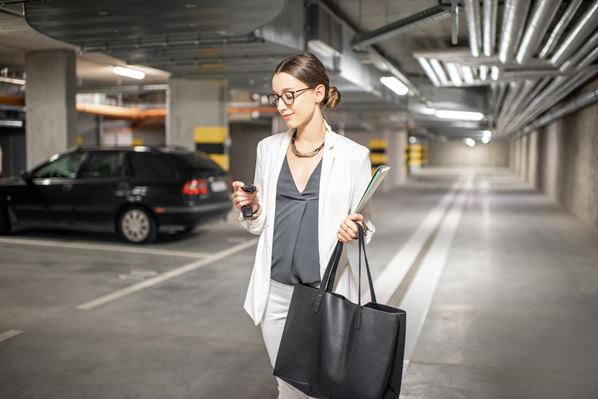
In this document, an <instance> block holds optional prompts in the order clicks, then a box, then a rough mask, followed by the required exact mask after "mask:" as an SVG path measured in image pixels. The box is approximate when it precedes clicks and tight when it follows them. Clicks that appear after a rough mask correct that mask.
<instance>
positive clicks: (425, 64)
mask: <svg viewBox="0 0 598 399" xmlns="http://www.w3.org/2000/svg"><path fill="white" fill-rule="evenodd" d="M417 60H418V61H419V64H420V65H421V66H422V68H423V70H424V72H426V75H428V78H430V80H431V81H432V83H433V84H434V86H436V87H438V86H440V81H439V80H438V77H437V76H436V72H434V70H433V69H432V66H431V65H430V63H429V62H428V60H427V59H425V58H424V57H418V58H417Z"/></svg>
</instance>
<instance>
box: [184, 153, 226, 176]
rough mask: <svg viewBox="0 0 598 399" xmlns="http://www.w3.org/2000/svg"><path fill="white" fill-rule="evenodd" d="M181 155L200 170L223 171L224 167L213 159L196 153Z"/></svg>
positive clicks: (194, 167)
mask: <svg viewBox="0 0 598 399" xmlns="http://www.w3.org/2000/svg"><path fill="white" fill-rule="evenodd" d="M181 157H182V158H183V159H184V160H185V161H186V162H187V163H188V164H189V165H191V167H192V168H193V169H195V170H196V171H198V172H217V173H220V172H222V168H221V167H220V166H219V165H218V164H217V163H216V162H214V161H212V160H211V159H209V158H207V157H205V156H202V155H199V154H196V153H191V154H183V155H181Z"/></svg>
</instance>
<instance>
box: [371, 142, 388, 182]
mask: <svg viewBox="0 0 598 399" xmlns="http://www.w3.org/2000/svg"><path fill="white" fill-rule="evenodd" d="M368 146H369V147H370V162H371V163H372V175H373V174H374V172H375V171H376V168H378V166H380V165H388V155H387V154H386V149H387V148H388V142H387V141H386V140H384V139H371V140H370V141H369V142H368Z"/></svg>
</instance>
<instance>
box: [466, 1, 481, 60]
mask: <svg viewBox="0 0 598 399" xmlns="http://www.w3.org/2000/svg"><path fill="white" fill-rule="evenodd" d="M465 15H466V16H467V31H468V32H469V48H470V49H471V55H473V56H474V57H479V56H480V45H481V38H482V29H481V21H480V2H479V1H478V0H465Z"/></svg>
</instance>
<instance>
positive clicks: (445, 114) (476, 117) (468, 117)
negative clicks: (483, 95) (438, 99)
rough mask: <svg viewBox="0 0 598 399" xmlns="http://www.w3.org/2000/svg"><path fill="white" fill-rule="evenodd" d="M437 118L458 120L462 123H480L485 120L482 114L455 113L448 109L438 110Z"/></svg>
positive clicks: (470, 112) (469, 112)
mask: <svg viewBox="0 0 598 399" xmlns="http://www.w3.org/2000/svg"><path fill="white" fill-rule="evenodd" d="M436 116H437V117H438V118H443V119H457V120H462V121H480V120H482V119H484V114H482V113H481V112H472V111H453V110H448V109H437V110H436Z"/></svg>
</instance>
